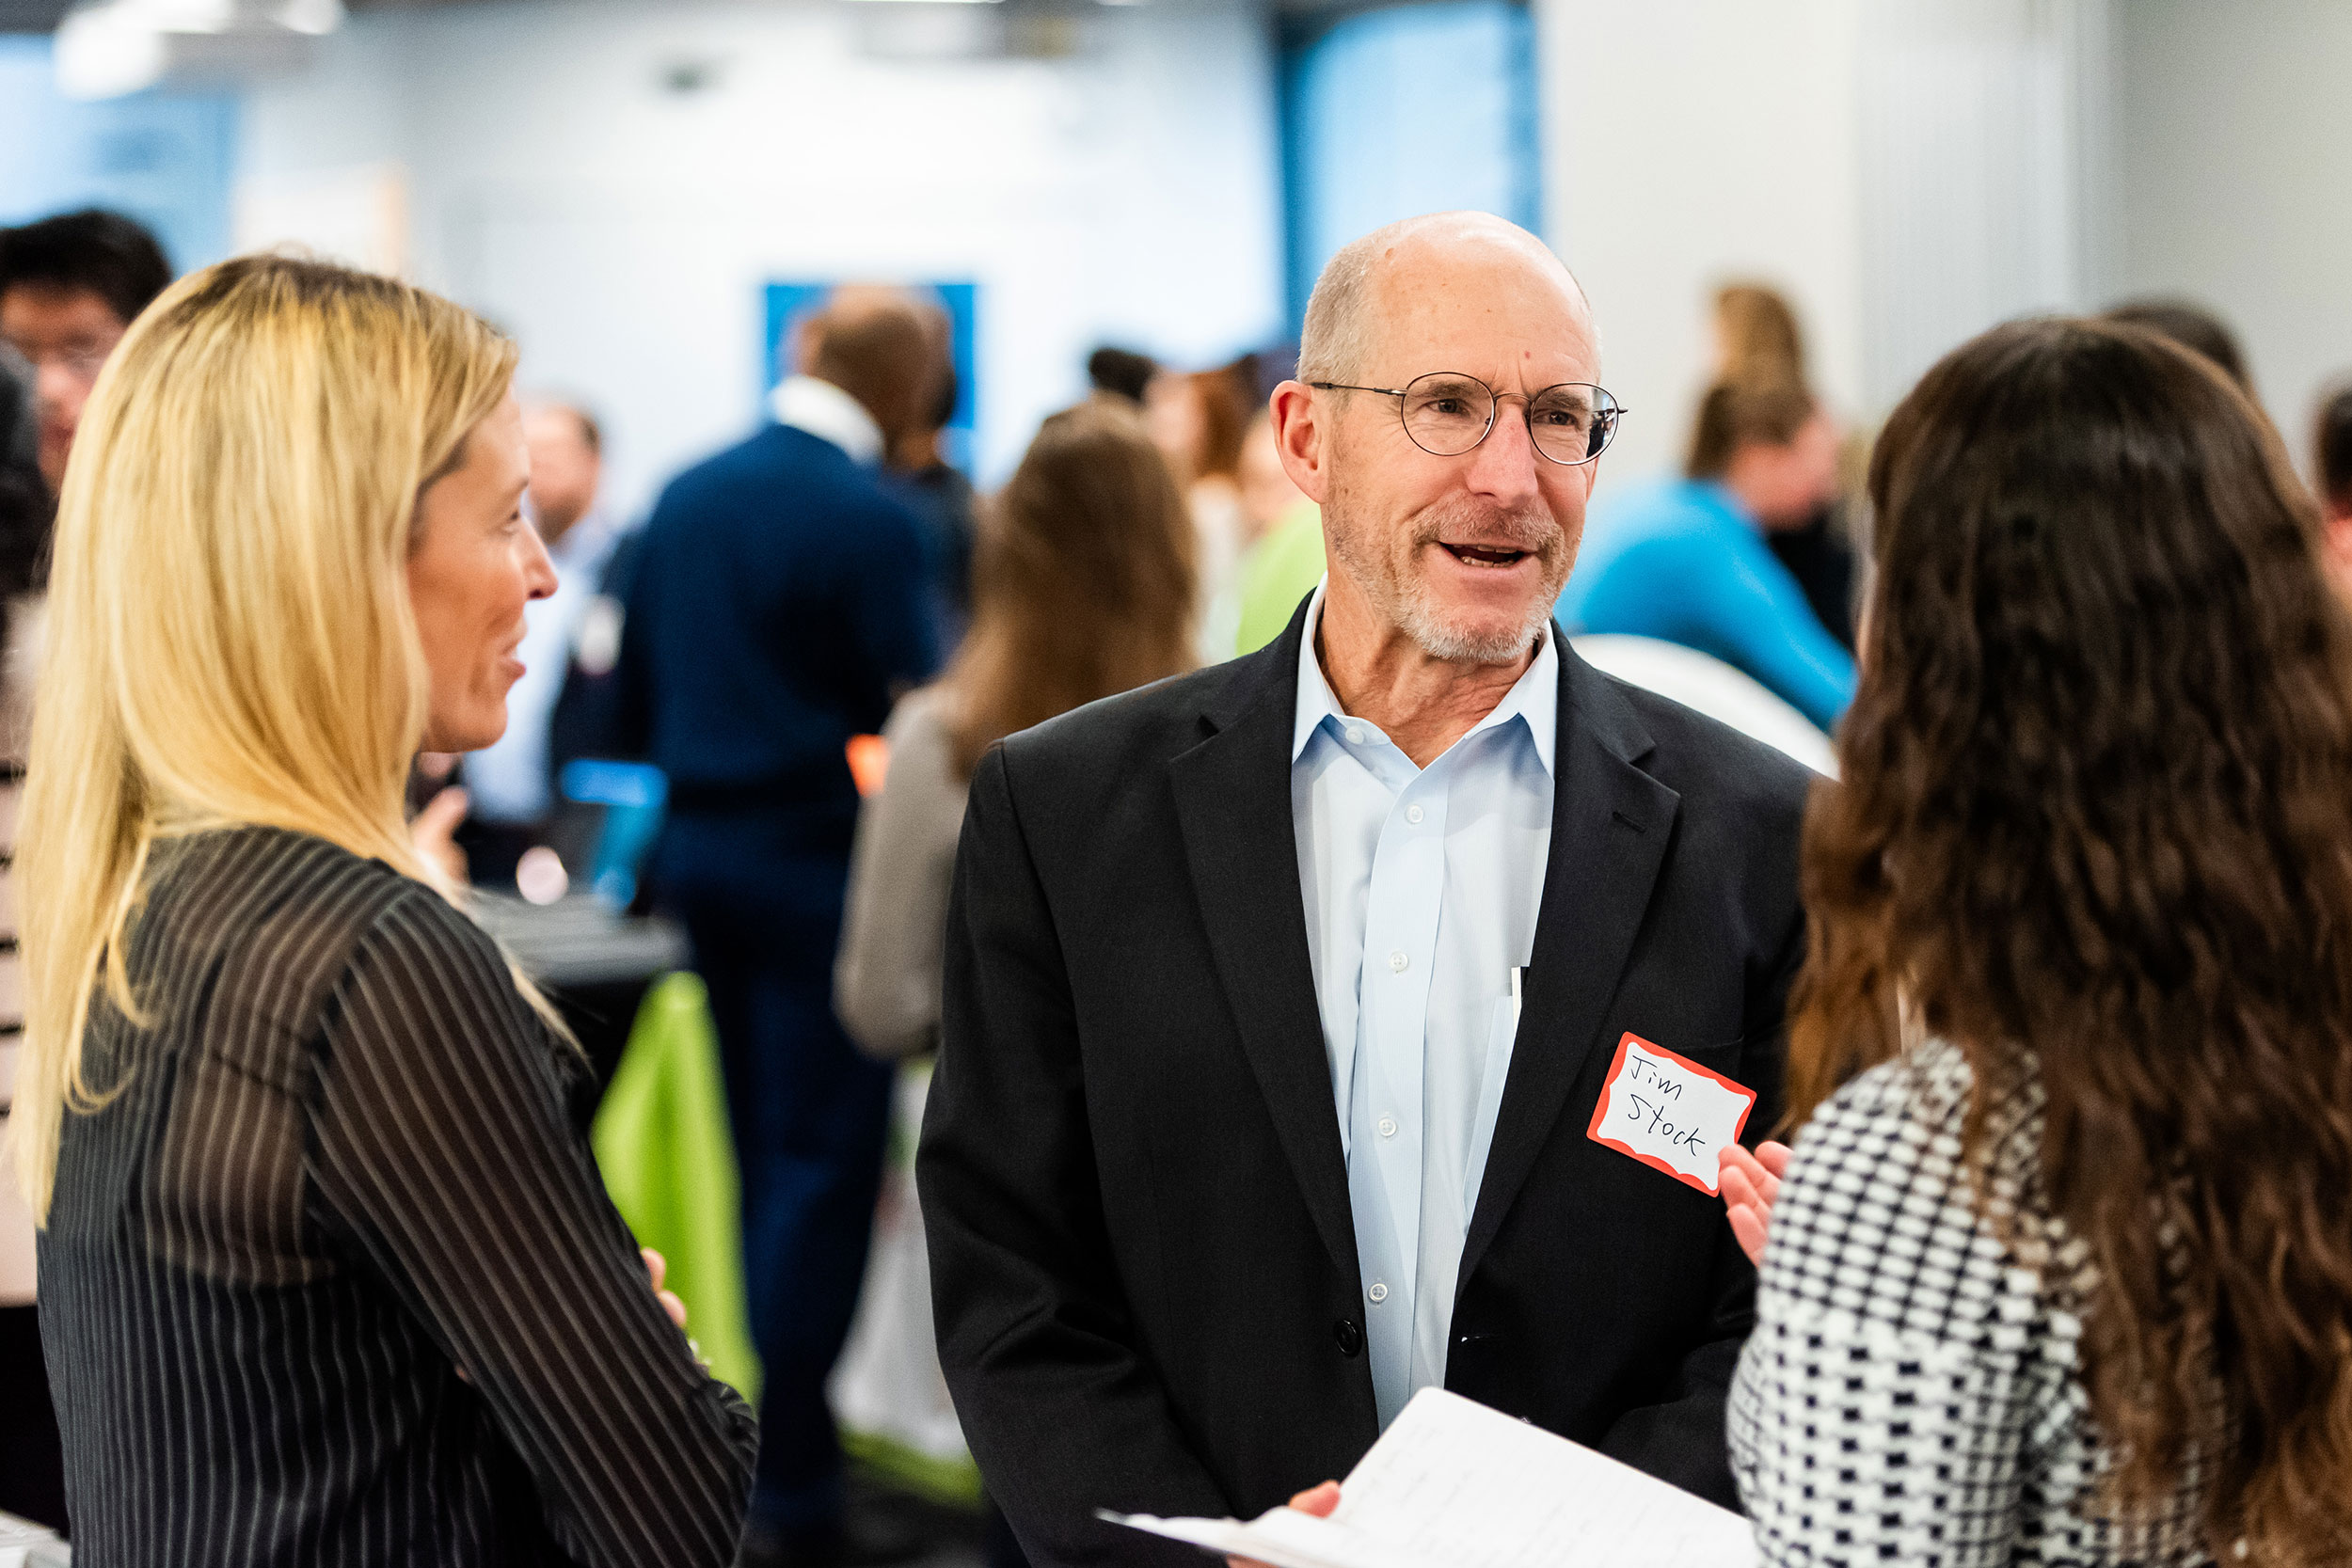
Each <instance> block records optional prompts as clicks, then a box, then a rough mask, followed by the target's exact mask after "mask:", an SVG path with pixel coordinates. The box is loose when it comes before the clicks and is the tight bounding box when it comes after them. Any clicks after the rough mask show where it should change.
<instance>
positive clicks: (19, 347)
mask: <svg viewBox="0 0 2352 1568" xmlns="http://www.w3.org/2000/svg"><path fill="white" fill-rule="evenodd" d="M128 326H129V324H128V323H126V322H125V321H123V319H122V318H121V317H119V316H118V315H116V314H115V312H114V307H113V306H111V305H108V304H107V303H106V301H105V299H104V298H103V296H101V295H99V294H96V293H91V292H90V291H88V290H87V289H68V288H59V287H57V286H56V285H54V284H48V283H19V284H17V285H16V286H15V287H13V288H11V289H9V290H8V293H5V294H0V338H6V339H7V340H8V343H9V346H11V347H12V348H14V349H15V350H16V352H17V353H19V354H21V355H23V356H24V357H25V359H26V360H27V361H29V362H30V363H31V365H32V367H33V398H34V403H35V406H36V408H37V410H38V415H39V419H40V477H41V478H42V479H43V480H44V481H46V482H47V483H48V485H49V489H50V491H51V493H52V494H55V493H56V490H57V488H58V487H59V486H60V485H62V484H63V483H65V463H66V457H67V455H68V454H69V453H70V452H72V450H73V433H74V431H75V430H76V429H77V428H78V427H79V426H80V424H81V422H82V407H83V404H87V403H88V402H89V394H90V388H91V387H93V386H94V385H96V384H97V381H98V372H99V370H100V369H101V367H103V365H104V364H105V363H106V356H108V355H110V354H112V353H113V352H114V350H115V345H116V344H117V343H119V342H120V341H122V334H123V333H124V331H126V330H127V329H128Z"/></svg>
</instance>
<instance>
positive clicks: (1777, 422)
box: [1559, 385, 1854, 730]
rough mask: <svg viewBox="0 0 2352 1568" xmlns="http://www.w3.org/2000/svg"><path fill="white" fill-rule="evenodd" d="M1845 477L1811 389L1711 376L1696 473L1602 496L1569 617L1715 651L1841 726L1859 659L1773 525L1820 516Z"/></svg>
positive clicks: (1568, 603) (1565, 616) (1817, 718)
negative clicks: (1768, 537)
mask: <svg viewBox="0 0 2352 1568" xmlns="http://www.w3.org/2000/svg"><path fill="white" fill-rule="evenodd" d="M1836 478H1837V432H1836V427H1835V426H1834V425H1833V424H1832V423H1831V421H1830V420H1829V418H1828V416H1827V415H1826V414H1825V413H1823V412H1822V410H1821V408H1820V404H1818V403H1816V402H1815V401H1814V399H1813V397H1812V395H1811V394H1810V393H1809V392H1807V391H1805V390H1804V388H1800V387H1794V386H1785V385H1766V386H1762V387H1754V386H1736V385H1723V386H1718V387H1716V388H1713V389H1711V390H1710V391H1708V394H1707V397H1706V399H1705V401H1704V402H1703V403H1702V404H1700V409H1699V420H1698V428H1697V432H1696V434H1695V436H1693V438H1692V450H1691V460H1690V464H1689V477H1688V478H1685V479H1679V480H1673V481H1668V482H1665V483H1656V484H1650V485H1645V486H1643V487H1641V488H1638V489H1634V490H1629V491H1622V492H1619V493H1618V494H1616V495H1614V496H1611V497H1608V498H1606V499H1596V500H1595V502H1594V504H1593V508H1592V511H1591V513H1590V515H1588V517H1587V519H1586V522H1585V526H1584V540H1583V544H1582V546H1581V549H1580V551H1579V553H1578V559H1577V563H1576V571H1575V573H1574V574H1573V575H1572V576H1571V577H1570V578H1568V585H1567V588H1566V589H1565V591H1564V592H1563V593H1562V594H1561V595H1560V605H1559V616H1560V619H1561V621H1562V622H1563V623H1565V625H1566V626H1568V627H1569V628H1570V629H1571V630H1572V631H1578V632H1614V633H1619V634H1622V635H1626V636H1632V637H1655V638H1659V639H1661V640H1663V641H1668V642H1679V643H1681V644H1682V645H1683V646H1685V647H1689V648H1696V649H1698V650H1699V651H1700V652H1701V653H1706V654H1712V655H1713V656H1714V657H1717V658H1720V659H1722V660H1724V662H1725V663H1726V664H1730V665H1732V666H1733V667H1735V668H1737V669H1740V670H1743V671H1745V672H1746V673H1748V674H1750V675H1753V676H1755V677H1756V679H1757V680H1758V681H1761V682H1762V683H1763V684H1764V685H1765V686H1766V687H1767V688H1769V689H1771V690H1772V692H1773V693H1775V694H1776V695H1778V696H1780V697H1782V698H1784V699H1786V700H1787V701H1788V703H1790V704H1791V705H1794V706H1795V707H1796V708H1797V709H1798V710H1799V711H1800V712H1802V713H1804V716H1805V717H1806V718H1808V719H1810V720H1812V721H1813V722H1815V723H1816V724H1819V725H1820V727H1821V728H1822V729H1824V730H1827V729H1832V728H1834V727H1835V726H1836V722H1837V720H1838V718H1839V716H1840V715H1842V714H1843V713H1844V712H1845V711H1846V705H1847V704H1848V703H1850V702H1851V701H1852V700H1853V691H1854V667H1853V658H1852V657H1851V655H1849V654H1848V653H1847V652H1846V650H1845V649H1844V648H1843V647H1841V646H1840V645H1839V644H1838V642H1837V640H1836V638H1834V637H1832V636H1831V635H1830V633H1829V630H1828V628H1827V627H1825V626H1822V625H1821V623H1820V618H1819V617H1818V616H1816V615H1815V614H1814V613H1813V609H1812V606H1811V605H1809V604H1807V603H1806V601H1805V596H1804V589H1803V588H1802V587H1800V586H1799V585H1798V583H1797V579H1796V578H1794V577H1791V576H1790V575H1789V572H1788V567H1786V566H1784V565H1782V564H1781V563H1780V562H1779V560H1778V559H1777V558H1776V557H1774V555H1773V554H1772V548H1771V546H1769V545H1767V544H1766V543H1765V539H1764V533H1765V531H1767V530H1769V529H1771V528H1772V527H1774V526H1776V525H1794V524H1797V523H1802V522H1803V521H1804V520H1805V519H1806V518H1809V517H1811V516H1813V515H1815V514H1816V513H1818V512H1819V511H1820V508H1821V506H1822V505H1823V504H1825V503H1826V502H1827V501H1828V500H1829V499H1830V498H1831V497H1832V495H1834V494H1835V492H1836Z"/></svg>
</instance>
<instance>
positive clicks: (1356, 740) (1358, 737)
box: [1347, 724, 1364, 746]
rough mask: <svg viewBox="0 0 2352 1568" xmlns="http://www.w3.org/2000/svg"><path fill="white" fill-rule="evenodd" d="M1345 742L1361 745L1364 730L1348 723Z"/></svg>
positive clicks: (1351, 744)
mask: <svg viewBox="0 0 2352 1568" xmlns="http://www.w3.org/2000/svg"><path fill="white" fill-rule="evenodd" d="M1347 743H1348V744H1349V745H1350V746H1361V745H1362V744H1363V743H1364V732H1363V731H1361V730H1359V729H1358V728H1357V727H1356V726H1355V725H1353V724H1350V725H1349V726H1348V727H1347Z"/></svg>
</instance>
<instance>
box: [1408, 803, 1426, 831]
mask: <svg viewBox="0 0 2352 1568" xmlns="http://www.w3.org/2000/svg"><path fill="white" fill-rule="evenodd" d="M1426 815H1428V814H1427V813H1425V812H1423V811H1422V809H1421V808H1420V807H1419V806H1406V808H1405V820H1406V821H1407V822H1410V823H1412V824H1413V825H1414V826H1416V827H1419V826H1420V825H1421V819H1422V817H1423V816H1426Z"/></svg>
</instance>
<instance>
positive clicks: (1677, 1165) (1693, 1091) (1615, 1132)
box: [1589, 1035, 1756, 1194]
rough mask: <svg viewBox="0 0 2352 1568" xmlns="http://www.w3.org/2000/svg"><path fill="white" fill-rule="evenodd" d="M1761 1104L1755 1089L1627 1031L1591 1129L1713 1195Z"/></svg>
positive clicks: (1621, 1150)
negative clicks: (1728, 1154)
mask: <svg viewBox="0 0 2352 1568" xmlns="http://www.w3.org/2000/svg"><path fill="white" fill-rule="evenodd" d="M1755 1104H1756V1091H1755V1090H1754V1089H1749V1088H1742V1087H1741V1086H1740V1085H1738V1084H1734V1083H1733V1082H1731V1081H1730V1080H1729V1079H1727V1078H1724V1077H1722V1076H1721V1075H1719V1074H1717V1073H1713V1072H1710V1071H1708V1069H1705V1068H1703V1067H1701V1066H1699V1065H1698V1064H1697V1063H1696V1062H1692V1061H1689V1060H1686V1059H1685V1058H1683V1057H1681V1056H1677V1055H1676V1054H1675V1053H1673V1052H1671V1051H1665V1050H1661V1049H1660V1048H1659V1047H1657V1046H1655V1045H1652V1044H1650V1042H1649V1041H1647V1040H1645V1039H1644V1038H1642V1037H1640V1036H1639V1035H1628V1036H1626V1037H1624V1038H1623V1039H1622V1040H1620V1041H1618V1042H1617V1059H1616V1061H1615V1062H1614V1063H1613V1064H1612V1065H1611V1067H1610V1069H1609V1079H1608V1082H1607V1083H1606V1084H1605V1085H1603V1086H1602V1088H1601V1091H1600V1103H1599V1104H1598V1105H1597V1106H1596V1107H1595V1108H1594V1110H1593V1125H1592V1127H1591V1128H1590V1129H1589V1131H1590V1132H1591V1135H1592V1137H1593V1140H1594V1141H1595V1142H1597V1143H1601V1144H1606V1145H1608V1146H1609V1147H1610V1148H1614V1149H1616V1150H1617V1151H1618V1152H1619V1153H1622V1154H1628V1155H1630V1156H1632V1157H1633V1158H1634V1159H1636V1160H1639V1161H1641V1162H1642V1163H1643V1164H1645V1165H1650V1166H1653V1167H1655V1168H1656V1169H1658V1170H1661V1171H1662V1172H1664V1173H1665V1174H1666V1175H1668V1176H1671V1177H1673V1178H1675V1179H1676V1180H1678V1181H1681V1182H1683V1183H1684V1184H1685V1185H1688V1186H1692V1187H1696V1188H1697V1189H1698V1190H1699V1191H1701V1192H1703V1193H1708V1194H1712V1193H1713V1192H1714V1191H1715V1173H1716V1171H1717V1169H1718V1168H1719V1166H1720V1164H1721V1162H1722V1159H1723V1151H1724V1149H1726V1148H1730V1147H1731V1146H1732V1145H1733V1144H1735V1143H1738V1142H1739V1141H1740V1128H1741V1127H1742V1126H1744V1125H1745V1124H1746V1122H1747V1119H1748V1112H1749V1110H1750V1109H1751V1108H1752V1107H1753V1106H1754V1105H1755Z"/></svg>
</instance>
